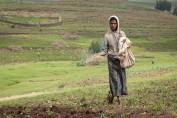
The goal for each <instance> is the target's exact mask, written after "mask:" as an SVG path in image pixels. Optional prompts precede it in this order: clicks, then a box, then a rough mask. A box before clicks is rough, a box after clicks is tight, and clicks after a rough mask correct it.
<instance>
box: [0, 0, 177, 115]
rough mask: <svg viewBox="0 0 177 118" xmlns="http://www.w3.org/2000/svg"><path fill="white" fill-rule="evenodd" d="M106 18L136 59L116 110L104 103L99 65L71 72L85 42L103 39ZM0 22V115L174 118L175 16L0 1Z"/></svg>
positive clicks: (64, 2) (104, 1)
mask: <svg viewBox="0 0 177 118" xmlns="http://www.w3.org/2000/svg"><path fill="white" fill-rule="evenodd" d="M174 3H175V1H174ZM147 6H148V7H147ZM149 6H150V7H149ZM111 15H117V16H118V17H119V19H120V27H121V29H122V30H123V31H125V32H126V35H127V37H128V38H129V39H130V40H131V41H132V42H133V46H132V48H131V49H132V51H133V53H134V54H135V56H136V64H135V66H134V67H132V68H130V69H127V77H128V78H129V79H128V89H129V96H127V97H123V104H122V105H121V106H116V105H115V104H114V105H108V104H107V103H105V99H106V96H107V91H108V90H109V86H108V71H107V61H104V62H103V63H100V65H95V66H77V62H78V61H80V60H82V59H83V58H86V56H87V53H86V51H85V50H87V49H88V47H89V46H90V44H91V42H92V40H96V39H100V40H103V38H104V34H105V32H106V31H107V30H108V23H107V21H108V18H109V17H110V16H111ZM0 20H1V22H0V75H1V76H0V117H5V116H6V117H11V116H12V117H18V116H21V117H27V116H31V117H32V116H36V115H37V114H38V115H39V117H40V116H41V117H44V116H48V117H59V114H61V113H59V111H63V113H64V114H63V115H62V117H65V116H66V117H69V116H75V117H80V116H83V117H118V116H120V117H137V116H139V117H176V114H177V113H176V97H175V96H176V82H177V81H176V80H177V71H176V68H177V60H176V57H177V48H176V45H177V38H176V36H177V32H176V29H177V22H176V21H177V17H176V16H173V15H172V14H171V13H167V12H161V11H157V10H154V9H153V4H152V3H150V4H149V3H144V2H143V3H137V1H136V2H133V1H123V0H109V1H108V0H101V2H100V0H74V1H73V0H60V1H59V0H51V1H47V0H46V1H42V2H41V1H40V0H39V1H37V0H36V1H35V0H8V1H6V0H1V1H0ZM58 21H59V22H58ZM53 23H54V25H51V24H53ZM42 24H48V25H42ZM152 58H154V59H155V64H151V60H152ZM33 95H38V96H33ZM29 96H31V97H29ZM15 98H18V99H15ZM153 101H155V102H153ZM14 109H16V110H15V111H14ZM12 111H14V112H13V113H12ZM34 111H38V112H37V113H36V112H34ZM67 115H68V116H67Z"/></svg>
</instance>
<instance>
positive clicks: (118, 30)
mask: <svg viewBox="0 0 177 118" xmlns="http://www.w3.org/2000/svg"><path fill="white" fill-rule="evenodd" d="M112 17H114V18H116V20H117V30H116V32H117V33H119V32H120V29H119V27H120V25H119V18H118V17H117V16H115V15H113V16H110V17H109V21H108V23H109V28H110V19H111V18H112Z"/></svg>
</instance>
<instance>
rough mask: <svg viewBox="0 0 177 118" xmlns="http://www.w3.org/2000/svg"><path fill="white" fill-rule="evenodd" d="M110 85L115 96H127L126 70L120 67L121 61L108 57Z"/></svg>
mask: <svg viewBox="0 0 177 118" xmlns="http://www.w3.org/2000/svg"><path fill="white" fill-rule="evenodd" d="M108 69H109V85H110V91H111V94H112V95H113V96H122V95H127V87H126V70H125V68H121V67H120V61H119V59H115V58H110V57H108Z"/></svg>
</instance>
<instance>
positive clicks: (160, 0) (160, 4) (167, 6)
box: [155, 0, 171, 12]
mask: <svg viewBox="0 0 177 118" xmlns="http://www.w3.org/2000/svg"><path fill="white" fill-rule="evenodd" d="M155 9H157V10H161V11H168V12H170V11H171V3H170V2H169V1H166V0H157V1H156V6H155Z"/></svg>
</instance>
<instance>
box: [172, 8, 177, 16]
mask: <svg viewBox="0 0 177 118" xmlns="http://www.w3.org/2000/svg"><path fill="white" fill-rule="evenodd" d="M173 15H175V16H177V7H175V8H174V11H173Z"/></svg>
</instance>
